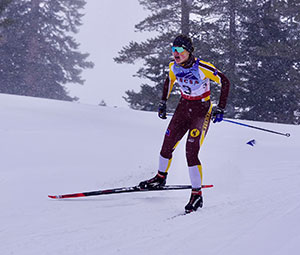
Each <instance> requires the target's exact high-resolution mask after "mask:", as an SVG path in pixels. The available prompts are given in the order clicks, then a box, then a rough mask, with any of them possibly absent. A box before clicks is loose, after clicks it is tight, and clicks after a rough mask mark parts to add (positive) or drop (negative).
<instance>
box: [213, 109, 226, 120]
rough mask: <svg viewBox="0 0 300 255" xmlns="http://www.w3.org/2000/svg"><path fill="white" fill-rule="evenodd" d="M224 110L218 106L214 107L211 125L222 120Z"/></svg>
mask: <svg viewBox="0 0 300 255" xmlns="http://www.w3.org/2000/svg"><path fill="white" fill-rule="evenodd" d="M223 115H224V110H223V109H222V108H220V107H219V106H214V107H213V109H212V121H213V123H216V122H221V121H222V120H223Z"/></svg>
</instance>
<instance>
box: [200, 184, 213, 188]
mask: <svg viewBox="0 0 300 255" xmlns="http://www.w3.org/2000/svg"><path fill="white" fill-rule="evenodd" d="M213 187H214V185H212V184H209V185H202V188H213Z"/></svg>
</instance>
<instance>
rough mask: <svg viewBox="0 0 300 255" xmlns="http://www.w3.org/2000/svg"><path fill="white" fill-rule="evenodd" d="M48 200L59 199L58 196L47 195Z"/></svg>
mask: <svg viewBox="0 0 300 255" xmlns="http://www.w3.org/2000/svg"><path fill="white" fill-rule="evenodd" d="M48 197H49V198H52V199H59V198H60V196H52V195H48Z"/></svg>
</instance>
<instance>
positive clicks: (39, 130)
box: [0, 95, 300, 255]
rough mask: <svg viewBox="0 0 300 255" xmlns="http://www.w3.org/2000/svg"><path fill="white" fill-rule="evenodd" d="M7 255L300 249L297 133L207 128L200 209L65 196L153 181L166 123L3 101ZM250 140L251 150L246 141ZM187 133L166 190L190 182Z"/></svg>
mask: <svg viewBox="0 0 300 255" xmlns="http://www.w3.org/2000/svg"><path fill="white" fill-rule="evenodd" d="M0 115H1V120H2V121H1V127H0V134H1V147H0V148H1V149H0V150H1V151H0V155H1V175H0V191H1V194H2V198H1V211H0V221H1V222H0V223H1V224H0V240H1V241H0V243H1V245H0V254H3V255H11V254H16V255H29V254H30V255H32V254H39V255H46V254H51V255H52V254H62V255H71V254H72V255H82V254H89V255H94V254H95V255H96V254H106V255H114V254H122V255H124V254H130V255H132V254H173V255H177V254H178V255H179V254H207V255H210V254H212V255H217V254H231V255H240V254H243V255H248V254H249V255H250V254H251V255H253V254H256V255H260V254H272V255H279V254H289V255H296V254H298V253H299V250H300V223H299V216H300V201H299V197H300V185H299V184H300V157H299V150H300V127H299V126H296V125H283V124H271V123H263V122H251V121H244V123H248V124H251V125H257V126H261V127H264V128H269V129H273V130H277V131H279V132H284V133H287V132H288V133H291V137H289V138H287V137H283V136H279V135H275V134H270V133H266V132H262V131H258V130H253V129H250V128H246V127H241V126H238V125H234V124H231V123H224V122H223V123H218V124H211V126H210V130H209V132H208V135H207V137H206V139H205V141H204V145H203V147H202V148H201V151H200V158H201V161H202V164H203V174H204V184H213V185H214V188H211V189H204V190H203V193H204V207H203V208H202V209H200V210H198V211H197V212H194V213H191V214H188V215H183V213H184V206H185V204H186V202H187V201H188V199H189V195H190V191H189V190H180V191H156V192H141V193H130V194H113V195H103V196H97V197H84V198H74V199H64V200H51V199H49V198H48V197H47V196H48V195H49V194H51V195H57V194H66V193H74V192H84V191H93V190H99V189H106V188H116V187H123V186H132V185H136V184H138V183H139V182H140V181H141V180H144V179H147V178H150V177H152V176H153V175H154V174H155V173H156V171H157V164H158V155H159V150H160V146H161V143H162V139H163V135H164V132H165V129H166V127H167V124H168V120H169V119H168V120H167V121H163V120H160V119H159V118H158V117H157V115H156V114H155V113H150V112H139V111H133V110H129V109H122V108H110V107H97V106H90V105H83V104H77V103H68V102H60V101H54V100H45V99H36V98H30V97H20V96H9V95H0ZM252 139H255V141H256V144H255V145H254V146H250V145H247V144H246V143H247V142H248V141H249V140H252ZM184 146H185V138H184V139H183V140H182V141H181V143H180V145H179V146H178V148H177V149H176V151H175V153H174V159H173V162H172V166H171V168H170V170H169V176H168V181H167V183H168V184H189V177H188V170H187V166H186V160H185V152H184Z"/></svg>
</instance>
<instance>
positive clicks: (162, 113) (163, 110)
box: [158, 100, 167, 119]
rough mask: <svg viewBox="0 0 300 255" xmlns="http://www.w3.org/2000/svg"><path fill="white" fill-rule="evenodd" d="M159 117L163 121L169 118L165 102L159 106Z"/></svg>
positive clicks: (162, 101) (161, 102)
mask: <svg viewBox="0 0 300 255" xmlns="http://www.w3.org/2000/svg"><path fill="white" fill-rule="evenodd" d="M158 117H160V118H161V119H166V118H167V104H166V101H165V100H161V101H160V103H159V105H158Z"/></svg>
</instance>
